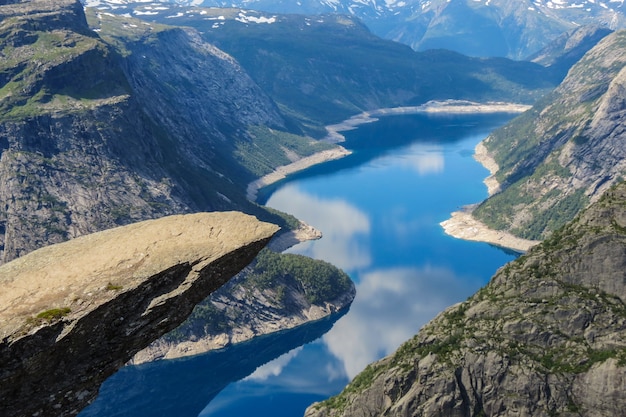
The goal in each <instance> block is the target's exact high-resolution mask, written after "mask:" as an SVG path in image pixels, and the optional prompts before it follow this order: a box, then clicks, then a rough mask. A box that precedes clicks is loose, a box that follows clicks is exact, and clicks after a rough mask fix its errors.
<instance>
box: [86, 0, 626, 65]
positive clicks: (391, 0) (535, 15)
mask: <svg viewBox="0 0 626 417" xmlns="http://www.w3.org/2000/svg"><path fill="white" fill-rule="evenodd" d="M85 4H86V5H87V6H89V7H96V8H99V9H103V10H110V11H114V12H116V13H137V14H143V15H149V14H151V13H154V12H157V11H158V12H162V11H166V10H168V9H170V8H172V7H175V6H178V5H184V6H203V7H218V8H228V7H238V8H246V9H254V10H258V11H264V12H269V13H279V14H305V15H317V14H329V13H333V14H343V15H348V16H354V17H356V18H358V19H360V20H362V21H363V22H364V23H365V24H366V25H367V26H368V27H369V28H370V29H371V30H372V31H373V32H374V33H375V34H377V35H378V36H381V37H383V38H386V39H393V40H396V41H398V42H401V43H404V44H406V45H409V46H411V47H412V48H413V49H415V50H419V51H423V50H427V49H440V48H444V49H450V50H454V51H457V52H460V53H463V54H466V55H470V56H506V57H509V58H513V59H522V58H525V57H527V56H529V55H531V54H534V53H536V52H538V51H539V50H541V49H542V48H543V47H545V46H547V45H548V44H549V43H550V42H551V41H553V40H555V39H556V38H558V37H559V35H561V34H562V33H564V32H566V31H568V30H572V29H574V28H576V27H579V26H585V25H600V26H604V27H607V28H609V29H612V30H615V29H619V28H623V27H624V25H625V24H626V16H625V15H624V13H625V9H624V5H623V2H621V1H611V2H596V1H593V0H581V1H577V0H562V1H558V2H553V1H549V0H523V1H519V0H514V1H513V0H478V1H476V0H453V1H450V0H403V1H399V0H387V1H385V2H377V1H375V0H358V1H357V0H302V1H297V2H292V1H275V0H240V1H229V2H226V1H222V0H204V1H202V0H177V1H171V0H170V1H167V0H161V1H143V2H137V1H132V0H128V1H126V0H115V1H113V0H85ZM138 5H141V6H144V7H145V8H144V9H143V11H138V10H137V9H136V7H137V6H138ZM177 13H178V12H177V11H176V10H175V9H171V10H169V14H170V16H176V15H177Z"/></svg>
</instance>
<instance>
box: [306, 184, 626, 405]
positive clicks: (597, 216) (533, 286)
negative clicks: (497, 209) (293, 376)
mask: <svg viewBox="0 0 626 417" xmlns="http://www.w3.org/2000/svg"><path fill="white" fill-rule="evenodd" d="M625 204H626V183H620V184H618V185H616V186H615V187H612V188H611V189H609V190H608V191H607V192H606V193H605V194H604V195H603V196H602V198H601V199H600V200H598V201H597V202H596V203H594V204H593V205H592V206H590V207H589V208H588V209H587V210H586V211H584V212H583V213H582V214H581V215H580V216H578V217H577V218H576V219H575V220H574V221H572V222H571V223H569V224H568V225H567V226H565V227H564V228H563V229H560V230H559V231H558V232H555V233H554V234H553V235H552V237H550V238H548V239H546V240H545V241H544V242H543V243H542V244H540V245H539V246H536V247H535V248H533V249H531V250H530V251H529V252H528V253H527V254H526V255H524V256H522V257H520V258H518V259H517V260H515V261H513V262H511V263H510V264H507V265H506V266H504V267H503V268H501V269H500V270H499V271H498V272H497V273H496V275H495V276H494V277H493V278H492V280H491V282H490V283H489V284H488V285H487V286H486V287H484V288H483V289H481V290H479V291H478V292H477V293H476V294H475V295H473V296H472V297H470V298H469V299H468V300H467V301H465V302H462V303H459V304H457V305H455V306H452V307H450V308H449V309H447V310H446V311H444V312H443V313H441V314H440V315H439V316H437V317H436V318H435V319H433V320H432V321H431V322H430V323H428V324H427V325H426V326H424V327H423V328H422V329H421V330H420V332H419V333H418V334H417V335H416V336H415V337H414V338H413V339H411V340H410V341H408V342H406V343H405V344H403V345H402V346H401V347H400V348H399V349H398V350H397V351H396V352H395V353H394V354H392V355H390V356H389V357H387V358H384V359H382V360H381V361H379V362H376V363H374V364H371V365H370V366H368V367H367V368H366V369H365V370H364V371H363V372H362V373H361V374H359V375H358V376H357V377H356V378H355V379H354V380H353V381H352V382H351V383H350V384H349V385H348V386H347V387H346V388H345V390H344V391H343V392H342V393H341V394H339V395H338V396H336V397H333V398H330V399H329V400H327V401H325V402H322V403H319V404H314V405H312V406H311V407H310V408H309V409H308V410H307V412H306V414H305V415H306V416H307V417H322V416H324V417H330V416H333V417H337V416H346V417H348V416H360V417H368V416H372V417H373V416H388V417H392V416H408V415H410V416H424V417H426V416H428V417H439V416H496V415H497V416H502V417H506V416H520V415H526V416H534V417H548V416H563V417H574V416H589V417H596V416H597V417H601V416H617V415H622V414H623V410H624V407H625V406H626V397H625V396H624V392H625V389H626V286H625V284H626V272H625V271H626V211H625V210H624V205H625Z"/></svg>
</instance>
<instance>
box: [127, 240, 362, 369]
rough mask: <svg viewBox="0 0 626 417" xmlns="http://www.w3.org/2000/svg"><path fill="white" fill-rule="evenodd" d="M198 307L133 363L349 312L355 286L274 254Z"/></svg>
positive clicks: (327, 269) (317, 264)
mask: <svg viewBox="0 0 626 417" xmlns="http://www.w3.org/2000/svg"><path fill="white" fill-rule="evenodd" d="M268 248H269V249H267V250H263V251H261V252H260V253H259V255H258V256H257V258H256V259H255V261H253V262H252V263H251V264H250V265H249V266H248V267H247V268H246V269H245V270H244V271H242V272H241V273H240V274H237V276H235V277H233V278H232V279H231V280H230V281H228V283H226V284H225V285H224V286H223V287H221V288H220V289H219V290H217V291H215V292H214V293H213V294H211V295H210V296H209V297H208V298H207V299H206V300H204V301H202V302H201V303H199V304H198V305H197V306H196V307H195V309H194V311H193V312H192V314H191V315H190V316H189V318H188V319H187V320H186V321H185V322H184V323H182V324H181V325H180V326H179V327H178V328H176V329H175V330H173V331H172V332H170V333H168V334H166V335H164V336H163V337H162V338H160V339H159V340H157V341H155V342H154V343H151V344H150V346H148V347H147V348H145V349H144V350H142V351H140V352H138V353H137V354H136V355H135V356H134V357H133V359H132V363H134V364H139V363H143V362H148V361H154V360H157V359H172V358H179V357H183V356H191V355H197V354H199V353H204V352H207V351H209V350H217V349H222V348H224V347H225V346H231V345H233V344H236V343H241V342H245V341H248V340H250V339H252V338H255V337H257V336H260V335H267V334H271V333H274V332H278V331H282V330H287V329H293V328H295V327H298V326H300V325H303V324H304V323H308V322H314V321H317V320H320V319H322V318H325V317H330V316H333V315H335V314H336V313H340V312H345V311H347V308H348V307H349V306H350V304H351V303H352V300H353V299H354V296H355V287H354V283H353V282H352V281H351V280H350V278H349V277H348V275H346V274H345V273H344V272H343V271H341V270H339V269H338V268H336V267H335V266H333V265H331V264H329V263H327V262H323V261H317V260H313V259H311V258H308V257H305V256H302V255H295V254H289V253H275V252H273V251H272V250H270V249H273V248H272V244H270V245H269V246H268Z"/></svg>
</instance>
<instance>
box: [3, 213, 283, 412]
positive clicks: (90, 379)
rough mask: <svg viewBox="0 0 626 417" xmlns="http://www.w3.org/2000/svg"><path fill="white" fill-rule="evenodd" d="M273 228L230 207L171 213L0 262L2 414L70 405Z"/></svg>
mask: <svg viewBox="0 0 626 417" xmlns="http://www.w3.org/2000/svg"><path fill="white" fill-rule="evenodd" d="M277 230H278V227H277V226H275V225H271V224H269V223H263V222H259V221H258V220H257V219H256V218H254V217H252V216H248V215H245V214H241V213H236V212H228V213H199V214H190V215H178V216H170V217H164V218H161V219H158V220H150V221H145V222H141V223H136V224H133V225H129V226H124V227H119V228H115V229H110V230H106V231H103V232H99V233H95V234H92V235H87V236H83V237H79V238H76V239H74V240H70V241H68V242H64V243H61V244H57V245H53V246H48V247H45V248H42V249H39V250H37V251H34V252H32V253H30V254H28V255H26V256H24V257H22V258H19V259H16V260H15V261H12V262H10V263H7V264H5V265H3V266H2V267H0V286H1V287H2V292H1V293H0V335H1V337H2V341H1V342H0V402H1V403H2V404H3V415H5V416H18V415H19V416H25V415H45V416H71V415H75V414H77V413H78V412H79V411H80V409H81V408H83V407H84V406H85V405H87V404H88V402H89V401H90V400H92V399H93V398H94V397H95V396H96V395H97V391H98V387H99V385H100V384H101V383H102V382H103V381H104V379H106V378H107V377H108V376H109V375H111V374H112V373H113V372H115V371H116V370H117V369H118V368H119V367H121V366H122V365H123V364H124V363H126V362H127V361H128V360H129V359H130V358H131V357H132V356H133V355H134V354H135V353H136V352H138V351H139V350H141V349H143V348H144V347H146V346H147V345H148V344H149V343H150V342H152V341H153V340H155V339H157V338H158V337H160V336H161V335H162V334H164V333H166V332H167V331H170V330H172V329H173V328H175V327H176V326H177V325H179V324H180V323H181V322H182V321H183V320H184V319H185V318H186V317H187V316H188V315H189V314H190V313H191V311H192V309H193V307H194V306H195V305H196V304H197V303H198V302H200V301H201V300H203V299H204V298H205V297H207V296H208V295H209V294H210V293H212V292H213V291H215V290H216V289H217V288H219V287H220V286H221V285H223V284H224V283H225V282H226V281H228V280H229V279H230V278H231V277H232V276H234V275H235V274H237V273H238V272H239V271H240V270H241V269H243V268H244V267H245V266H246V265H247V264H248V263H250V262H251V261H252V259H253V258H254V257H255V256H256V254H257V253H258V252H259V251H260V250H261V249H262V248H263V247H264V246H265V245H266V244H267V243H268V242H269V240H270V239H271V237H272V236H273V234H274V233H276V231H277Z"/></svg>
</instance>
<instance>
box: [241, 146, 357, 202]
mask: <svg viewBox="0 0 626 417" xmlns="http://www.w3.org/2000/svg"><path fill="white" fill-rule="evenodd" d="M350 153H351V152H350V151H349V150H347V149H346V148H343V147H341V146H338V147H336V148H333V149H327V150H325V151H322V152H317V153H314V154H313V155H309V156H306V157H304V158H302V159H298V160H297V161H295V162H292V163H291V164H288V165H283V166H280V167H278V168H276V169H275V170H274V171H273V172H271V173H269V174H267V175H265V176H263V177H261V178H259V179H258V180H256V181H252V182H251V183H250V184H248V188H247V190H246V197H247V198H248V200H250V201H256V198H257V194H258V192H259V190H260V189H261V188H263V187H267V186H268V185H271V184H274V183H275V182H278V181H280V180H282V179H284V178H286V177H287V175H289V174H293V173H294V172H298V171H302V170H303V169H306V168H309V167H312V166H313V165H317V164H321V163H322V162H326V161H332V160H333V159H339V158H343V157H344V156H346V155H350Z"/></svg>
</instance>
